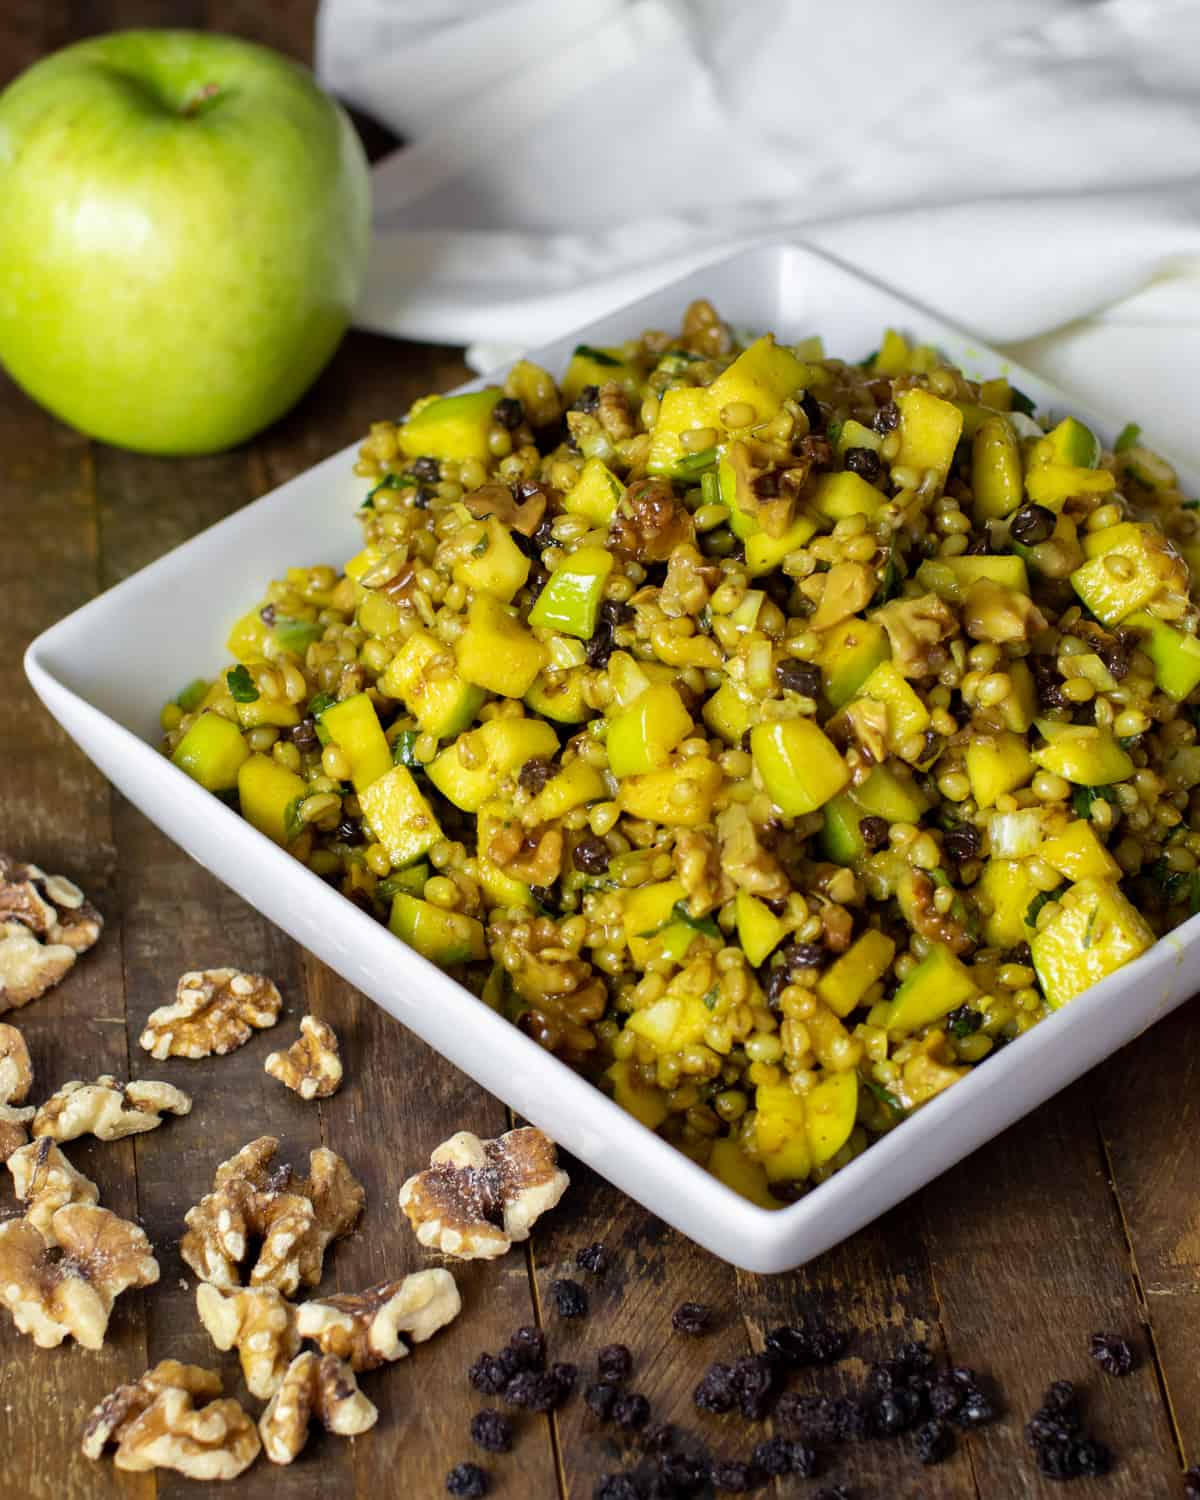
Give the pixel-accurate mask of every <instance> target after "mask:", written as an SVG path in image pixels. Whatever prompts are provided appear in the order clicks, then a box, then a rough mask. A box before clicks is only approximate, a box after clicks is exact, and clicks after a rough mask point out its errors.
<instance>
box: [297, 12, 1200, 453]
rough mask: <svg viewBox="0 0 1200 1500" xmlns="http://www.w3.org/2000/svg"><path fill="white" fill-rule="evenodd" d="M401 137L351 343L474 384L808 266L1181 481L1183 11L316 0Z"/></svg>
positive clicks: (1192, 354)
mask: <svg viewBox="0 0 1200 1500" xmlns="http://www.w3.org/2000/svg"><path fill="white" fill-rule="evenodd" d="M317 41H318V46H317V57H318V69H319V72H320V75H321V77H322V79H323V81H324V82H325V83H326V84H327V85H328V86H329V87H331V88H332V89H333V90H335V91H336V92H338V93H340V94H342V95H343V96H344V97H346V98H348V99H350V100H351V101H352V102H354V103H355V104H357V105H358V106H360V107H361V108H363V109H365V110H367V111H368V112H370V113H372V114H374V115H375V116H377V117H378V118H379V119H381V120H382V121H384V122H386V123H387V124H388V125H390V126H391V127H392V128H393V129H394V130H396V131H397V132H398V133H400V134H401V135H403V136H404V137H405V139H406V140H407V141H408V142H410V144H409V145H407V146H406V147H405V148H404V149H403V150H400V151H398V152H396V153H394V154H393V155H391V156H390V157H388V158H386V159H385V160H384V161H382V162H380V163H379V164H378V165H377V166H376V168H375V172H374V181H375V239H374V249H373V256H372V262H371V269H370V273H369V278H368V286H367V291H366V295H365V298H364V300H363V303H362V306H361V308H360V311H359V317H358V321H359V323H360V325H361V326H363V327H366V328H371V329H374V330H377V331H381V332H387V333H393V334H397V335H403V336H405V337H409V338H417V339H428V340H434V341H446V342H454V343H469V344H471V345H473V349H472V358H473V362H474V363H475V364H476V366H477V367H480V368H482V367H484V366H485V365H487V364H489V363H494V362H495V361H496V360H497V359H498V358H499V357H501V356H502V355H503V356H507V355H508V354H509V353H511V352H512V351H513V350H514V349H516V348H519V347H528V346H529V345H531V344H535V343H538V342H540V341H542V340H544V339H546V338H548V337H551V336H554V335H556V334H558V333H561V332H564V331H565V330H567V329H569V328H570V327H572V326H573V325H576V324H580V323H584V322H586V321H587V320H588V319H590V318H591V317H593V316H595V315H596V314H597V313H598V312H600V311H601V310H603V309H605V308H607V307H611V306H612V305H614V304H615V303H617V302H620V301H624V300H627V299H628V298H631V297H635V296H638V295H640V294H642V293H643V292H646V291H649V290H651V289H652V288H653V287H655V286H658V285H661V284H662V283H663V282H665V281H668V280H671V279H673V278H674V277H676V276H678V275H680V274H682V273H684V272H685V271H688V270H691V269H693V268H694V267H696V266H698V265H702V264H704V263H705V262H706V261H710V260H715V259H719V258H721V257H722V256H723V255H725V254H727V253H728V252H729V251H730V250H731V249H735V248H737V247H739V246H742V245H745V244H748V243H752V242H754V241H755V240H758V239H762V238H764V237H767V236H770V237H780V236H785V235H790V236H793V237H795V238H797V239H803V240H806V241H808V242H809V243H812V244H814V245H817V246H818V247H823V248H826V249H829V250H830V251H832V252H833V253H835V254H837V255H838V256H839V257H841V258H842V259H844V260H845V261H847V262H849V263H851V264H854V265H857V266H859V267H860V268H862V269H863V270H864V271H866V272H868V273H869V274H871V275H873V276H876V277H878V278H879V279H881V280H883V281H886V282H889V283H890V284H892V285H893V286H895V287H897V288H898V289H900V290H902V291H904V292H906V293H907V294H908V295H910V296H912V297H913V298H915V299H916V300H918V301H921V302H924V303H926V304H927V305H930V306H932V307H935V308H937V309H938V310H939V311H940V312H942V313H943V314H944V315H945V316H947V317H948V318H950V319H952V320H953V321H956V322H958V323H960V324H962V325H964V326H965V327H967V328H968V329H970V330H972V331H973V332H975V333H976V334H977V335H978V336H979V337H981V338H983V339H986V340H989V341H991V342H993V343H999V344H1002V345H1004V346H1005V347H1006V349H1007V350H1008V352H1010V353H1012V354H1013V355H1014V356H1015V357H1017V358H1020V359H1023V360H1024V361H1025V362H1026V363H1029V364H1031V365H1033V366H1034V367H1035V368H1037V369H1038V370H1040V371H1041V372H1042V373H1043V374H1046V375H1048V376H1049V377H1050V378H1052V379H1056V380H1058V381H1059V382H1060V383H1061V384H1063V385H1065V386H1066V387H1067V388H1068V389H1073V390H1075V391H1076V392H1078V394H1079V395H1080V396H1081V397H1083V398H1085V399H1087V400H1090V401H1091V402H1093V403H1094V404H1096V405H1097V406H1099V407H1100V408H1101V409H1102V410H1108V411H1110V412H1112V413H1114V415H1116V416H1118V417H1123V416H1125V415H1129V416H1132V417H1136V418H1140V420H1141V421H1142V423H1143V426H1144V427H1145V428H1146V432H1147V436H1148V438H1149V440H1151V441H1156V442H1158V443H1160V444H1161V445H1162V446H1163V447H1165V448H1166V449H1167V450H1168V451H1172V452H1174V453H1175V454H1177V455H1178V456H1179V457H1180V458H1183V459H1188V458H1193V459H1197V460H1200V434H1197V433H1196V432H1195V431H1194V430H1193V428H1194V422H1193V419H1192V414H1191V407H1192V394H1191V392H1192V389H1194V388H1195V385H1196V382H1197V379H1198V378H1200V336H1198V335H1200V0H989V3H988V4H986V5H984V4H968V3H965V0H955V3H950V0H906V3H904V4H903V5H900V4H896V3H894V0H856V3H855V4H853V5H840V6H839V5H831V4H830V3H829V0H792V3H788V0H323V4H322V6H321V9H320V12H319V19H318V38H317Z"/></svg>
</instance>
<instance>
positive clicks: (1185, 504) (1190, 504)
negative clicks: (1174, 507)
mask: <svg viewBox="0 0 1200 1500" xmlns="http://www.w3.org/2000/svg"><path fill="white" fill-rule="evenodd" d="M1179 508H1180V510H1200V500H1181V501H1180V502H1179Z"/></svg>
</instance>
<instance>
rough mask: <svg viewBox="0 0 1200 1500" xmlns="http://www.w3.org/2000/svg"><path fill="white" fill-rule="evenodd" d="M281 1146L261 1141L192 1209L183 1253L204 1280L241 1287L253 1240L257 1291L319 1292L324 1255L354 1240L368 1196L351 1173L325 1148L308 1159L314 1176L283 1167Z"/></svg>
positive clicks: (222, 1169) (225, 1168)
mask: <svg viewBox="0 0 1200 1500" xmlns="http://www.w3.org/2000/svg"><path fill="white" fill-rule="evenodd" d="M278 1150H279V1142H278V1140H277V1139H276V1138H275V1137H274V1136H270V1135H265V1136H260V1137H259V1139H258V1140H255V1141H251V1142H250V1143H249V1145H246V1146H243V1148H242V1149H241V1151H239V1152H238V1153H237V1155H236V1156H233V1157H231V1158H230V1159H229V1160H228V1161H227V1162H223V1163H222V1164H221V1166H219V1167H218V1168H217V1172H216V1176H215V1178H214V1180H213V1190H212V1192H211V1193H207V1194H205V1196H204V1197H203V1198H202V1199H201V1200H200V1202H199V1203H198V1204H196V1206H195V1207H194V1208H191V1209H189V1210H188V1212H187V1214H186V1216H185V1219H184V1222H185V1223H186V1224H187V1226H188V1227H187V1232H186V1233H185V1234H184V1236H183V1239H182V1241H181V1242H180V1246H179V1251H180V1254H181V1255H182V1256H183V1259H184V1260H185V1261H186V1262H187V1264H188V1265H189V1266H191V1268H192V1270H193V1271H195V1273H196V1275H197V1276H199V1277H200V1279H201V1280H202V1281H209V1282H212V1283H213V1284H214V1285H215V1286H221V1287H237V1286H239V1285H240V1284H241V1274H240V1273H241V1269H242V1267H243V1263H244V1262H245V1261H246V1259H247V1257H248V1255H249V1253H250V1246H251V1242H252V1241H258V1242H260V1243H259V1250H258V1256H257V1258H256V1260H255V1262H254V1265H253V1266H252V1267H251V1268H250V1277H249V1280H250V1284H251V1285H252V1286H271V1287H274V1288H275V1289H276V1290H277V1291H280V1292H282V1293H283V1294H284V1295H285V1296H290V1295H291V1294H292V1293H293V1292H294V1291H295V1290H296V1288H297V1287H298V1286H299V1285H300V1283H301V1281H303V1282H305V1283H306V1284H307V1285H309V1286H316V1284H317V1283H318V1282H319V1281H320V1279H321V1271H322V1267H323V1264H324V1259H325V1251H326V1249H327V1248H328V1246H329V1244H330V1243H331V1242H332V1241H333V1240H335V1239H337V1238H338V1237H339V1236H341V1235H344V1234H348V1233H349V1232H350V1230H351V1229H352V1228H353V1227H354V1225H355V1223H356V1222H357V1220H358V1217H359V1215H360V1214H361V1213H362V1210H363V1204H364V1202H365V1199H366V1195H365V1193H364V1192H363V1189H362V1186H361V1185H360V1184H359V1183H358V1182H357V1181H356V1180H355V1178H354V1175H353V1174H352V1173H351V1171H350V1169H349V1167H347V1165H346V1163H345V1162H344V1161H343V1160H342V1159H341V1157H340V1156H337V1155H336V1154H335V1153H334V1152H332V1151H329V1150H327V1149H326V1148H324V1147H321V1148H319V1149H318V1150H316V1151H313V1152H312V1153H311V1154H310V1156H309V1175H308V1177H306V1178H298V1177H296V1176H295V1175H294V1174H293V1172H292V1169H291V1168H290V1167H288V1166H276V1165H275V1164H274V1162H275V1156H276V1153H277V1152H278Z"/></svg>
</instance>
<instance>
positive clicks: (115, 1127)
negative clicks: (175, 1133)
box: [33, 1073, 192, 1141]
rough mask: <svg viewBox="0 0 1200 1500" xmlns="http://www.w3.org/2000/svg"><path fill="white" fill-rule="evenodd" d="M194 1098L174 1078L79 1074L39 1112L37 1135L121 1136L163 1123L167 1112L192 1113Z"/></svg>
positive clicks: (63, 1137)
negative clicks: (90, 1079) (86, 1077)
mask: <svg viewBox="0 0 1200 1500" xmlns="http://www.w3.org/2000/svg"><path fill="white" fill-rule="evenodd" d="M191 1108H192V1101H191V1099H190V1098H189V1097H188V1096H187V1094H185V1093H184V1092H183V1090H182V1089H177V1088H176V1087H175V1086H174V1084H171V1083H155V1082H153V1081H152V1080H150V1079H144V1080H141V1081H135V1082H133V1083H119V1082H118V1081H117V1079H115V1078H113V1077H112V1075H111V1074H108V1073H104V1074H101V1076H100V1077H99V1078H97V1079H96V1081H95V1083H84V1082H82V1080H79V1079H76V1080H75V1081H74V1082H72V1083H64V1084H63V1086H62V1088H60V1089H59V1090H58V1091H57V1093H54V1094H52V1095H51V1096H50V1098H49V1099H47V1100H46V1102H45V1103H44V1104H43V1105H42V1106H41V1108H40V1109H39V1110H38V1112H37V1114H36V1115H34V1117H33V1133H34V1135H35V1136H43V1135H48V1136H52V1137H53V1138H54V1140H56V1141H73V1140H75V1139H76V1137H78V1136H81V1135H88V1134H91V1135H94V1136H97V1137H99V1139H100V1140H102V1141H119V1140H121V1139H123V1138H124V1137H125V1136H127V1135H139V1134H141V1132H142V1131H145V1130H153V1129H154V1128H155V1126H156V1125H161V1124H162V1116H163V1115H164V1114H166V1113H169V1114H173V1115H186V1114H190V1112H191Z"/></svg>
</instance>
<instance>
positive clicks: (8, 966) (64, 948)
mask: <svg viewBox="0 0 1200 1500" xmlns="http://www.w3.org/2000/svg"><path fill="white" fill-rule="evenodd" d="M103 926H104V923H103V920H102V918H101V916H100V913H99V912H98V911H97V910H96V908H95V907H94V906H92V905H91V904H90V903H89V902H88V901H86V900H85V899H84V895H83V892H82V891H81V890H80V889H79V887H78V886H77V885H76V884H75V883H74V882H73V881H70V880H68V879H67V878H66V876H64V875H47V874H46V872H45V871H44V870H39V869H38V867H37V865H27V864H23V863H22V862H21V861H20V860H16V859H13V858H12V857H11V855H7V854H0V1015H2V1014H3V1013H4V1012H5V1011H7V1010H15V1009H17V1008H18V1007H19V1006H22V1005H28V1004H29V1002H30V1001H31V1000H36V999H37V998H38V996H39V995H44V994H45V993H46V991H47V990H48V989H50V988H52V987H53V986H54V985H56V984H57V983H58V981H59V980H60V979H61V978H62V977H63V975H64V974H66V972H67V971H68V969H70V968H71V967H72V966H73V965H74V963H75V960H76V958H77V957H78V956H79V954H81V953H85V952H86V951H87V950H88V949H89V948H90V947H91V946H92V944H93V943H94V942H95V941H96V940H97V938H98V937H99V936H100V930H101V928H102V927H103Z"/></svg>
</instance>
